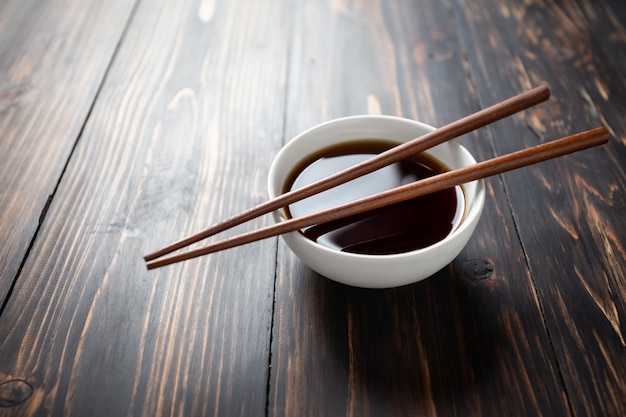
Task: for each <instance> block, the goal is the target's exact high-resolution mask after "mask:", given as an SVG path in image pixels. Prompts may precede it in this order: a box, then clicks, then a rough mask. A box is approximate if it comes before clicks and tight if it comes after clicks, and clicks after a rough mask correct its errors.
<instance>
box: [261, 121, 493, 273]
mask: <svg viewBox="0 0 626 417" xmlns="http://www.w3.org/2000/svg"><path fill="white" fill-rule="evenodd" d="M376 119H378V120H386V121H392V122H394V123H395V122H397V123H408V124H412V125H413V126H416V127H420V128H422V129H424V130H427V131H434V130H436V128H435V127H433V126H431V125H428V124H426V123H423V122H420V121H416V120H412V119H407V118H403V117H398V116H389V115H354V116H346V117H340V118H336V119H331V120H328V121H325V122H322V123H320V124H317V125H315V126H313V127H311V128H309V129H306V130H304V131H303V132H301V133H300V134H298V135H296V136H295V137H294V138H293V139H291V140H290V141H289V142H287V143H286V144H285V145H284V146H283V147H282V148H281V149H280V151H279V152H278V153H277V154H276V156H275V158H274V160H273V161H272V164H271V166H270V170H269V174H268V190H269V193H270V198H274V197H276V196H277V195H280V193H277V194H275V195H274V194H273V191H276V190H274V187H273V186H274V181H275V177H276V176H277V172H276V171H277V163H278V161H279V160H281V159H283V158H284V157H285V155H286V154H288V153H289V152H291V148H293V147H295V146H297V142H298V141H300V140H301V138H302V137H304V136H309V135H310V134H311V133H313V132H315V131H318V130H320V129H326V128H328V127H329V126H332V125H336V124H343V123H351V122H353V121H361V120H368V121H373V120H376ZM445 143H452V144H453V145H454V146H457V147H458V150H459V151H460V152H461V153H463V154H464V157H467V158H469V160H471V161H472V163H473V164H476V163H477V162H476V159H475V158H474V156H473V155H472V154H471V153H470V152H469V151H468V150H467V148H465V147H464V146H463V145H461V144H459V143H456V142H454V139H452V140H450V141H447V142H445ZM320 149H323V148H320ZM425 152H428V150H426V151H425ZM301 160H302V159H299V160H298V161H296V163H295V164H293V165H294V166H295V165H297V163H298V162H300V161H301ZM470 183H474V184H475V187H476V189H475V192H474V193H473V194H474V198H473V199H472V201H471V202H469V201H467V199H468V197H467V192H466V184H462V185H461V187H462V188H463V194H464V196H465V198H466V202H465V203H466V205H467V206H468V207H467V208H466V210H467V212H466V214H465V217H464V218H463V220H462V221H461V223H460V224H459V225H458V226H457V227H456V229H454V230H453V231H452V232H451V233H449V234H448V235H447V236H446V237H445V238H444V239H442V240H440V241H438V242H436V243H434V244H432V245H429V246H426V247H425V248H420V249H415V250H412V251H408V252H401V253H393V254H384V255H370V254H362V253H354V252H344V251H338V250H336V249H333V248H329V247H327V246H324V245H321V244H319V243H317V242H315V241H313V240H311V239H308V238H306V237H305V236H304V235H303V234H302V233H301V232H300V231H293V232H289V233H286V234H285V235H284V236H285V237H287V235H289V236H290V237H291V238H292V239H297V240H298V241H299V242H300V243H302V244H304V245H306V246H307V247H309V248H312V250H317V251H320V252H323V253H326V254H328V256H332V257H336V256H340V257H341V258H342V259H346V258H348V259H354V260H370V261H374V260H375V261H379V262H380V261H389V262H394V261H399V260H406V259H407V258H411V257H415V256H418V255H419V256H424V255H425V254H428V253H429V252H433V251H437V250H439V249H440V247H441V246H446V245H448V244H450V242H451V241H453V240H455V239H456V238H457V237H458V236H459V235H462V234H464V233H466V231H467V229H473V228H474V227H475V224H473V223H474V221H477V220H478V219H476V218H480V216H481V212H482V209H483V206H484V202H485V186H484V180H483V179H480V180H475V181H471V182H470ZM470 183H467V184H470ZM282 185H283V184H281V186H282ZM272 214H273V216H274V219H275V220H276V221H277V222H278V221H284V220H287V217H286V216H285V214H284V212H283V209H282V208H281V209H278V210H275V211H273V212H272Z"/></svg>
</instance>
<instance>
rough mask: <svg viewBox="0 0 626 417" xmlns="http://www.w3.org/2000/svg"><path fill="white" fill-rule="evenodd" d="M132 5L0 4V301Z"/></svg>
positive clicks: (27, 1) (14, 0)
mask: <svg viewBox="0 0 626 417" xmlns="http://www.w3.org/2000/svg"><path fill="white" fill-rule="evenodd" d="M133 4H134V2H128V1H112V2H97V1H72V2H62V1H47V2H43V3H42V2H39V1H31V0H25V1H21V0H9V1H4V2H2V3H0V34H1V36H0V57H2V58H1V59H0V132H2V133H1V136H0V178H1V179H2V180H1V181H0V241H1V242H2V245H0V305H2V304H3V302H4V300H5V297H6V295H7V294H8V292H9V290H10V288H11V285H12V283H13V281H14V279H15V277H16V274H17V271H18V269H19V267H20V264H21V263H22V260H23V259H24V256H25V254H26V251H27V249H28V247H29V245H30V243H31V241H32V239H33V236H34V234H35V232H36V230H37V227H38V225H39V218H40V215H41V214H42V212H44V211H45V208H46V204H47V201H48V198H49V196H50V195H52V194H53V193H54V190H55V187H56V185H57V182H58V181H59V178H60V176H61V173H62V172H63V168H64V166H65V164H66V162H67V159H68V157H69V155H70V153H71V150H72V147H73V146H74V144H75V143H76V140H77V138H78V135H79V132H80V129H81V128H82V126H83V124H84V122H85V118H86V117H87V115H88V113H89V108H90V106H91V103H92V102H93V100H94V99H95V96H96V92H97V91H98V88H99V86H100V84H101V82H102V79H103V77H104V74H105V71H106V69H107V66H108V65H109V62H110V60H111V59H112V56H113V53H114V51H115V48H116V45H117V43H118V41H119V39H120V37H121V36H122V32H123V30H124V27H125V25H126V23H127V21H128V19H129V16H130V14H131V11H132V8H133ZM85 51H89V53H85Z"/></svg>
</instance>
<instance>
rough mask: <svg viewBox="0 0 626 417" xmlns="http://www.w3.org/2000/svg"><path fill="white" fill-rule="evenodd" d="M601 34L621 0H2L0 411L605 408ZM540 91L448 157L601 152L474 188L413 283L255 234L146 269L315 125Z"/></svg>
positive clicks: (619, 88)
mask: <svg viewBox="0 0 626 417" xmlns="http://www.w3.org/2000/svg"><path fill="white" fill-rule="evenodd" d="M625 27H626V7H625V6H624V4H623V2H622V1H620V0H598V1H593V2H592V1H586V0H528V1H524V2H519V1H514V0H472V1H469V0H421V1H419V2H417V1H411V0H390V1H382V0H370V1H357V0H326V1H322V0H305V1H294V0H277V1H270V0H236V1H220V0H181V1H169V2H166V1H159V0H134V1H126V2H124V1H118V0H113V1H108V2H96V1H82V2H81V1H75V0H68V1H65V2H62V1H59V0H50V1H47V2H37V1H34V0H25V1H23V0H0V239H1V240H2V242H3V243H2V245H0V306H1V307H0V416H10V417H13V416H87V415H89V416H157V415H158V416H161V415H177V416H209V415H210V416H539V415H544V416H577V417H578V416H580V417H586V416H624V415H626V220H625V219H626V217H625V213H626V172H625V168H624V167H625V162H626V117H625V114H626V29H625ZM539 84H546V85H547V86H548V87H550V89H551V91H552V98H551V99H550V100H549V101H548V102H546V103H544V104H541V105H539V106H537V107H535V108H533V109H529V110H527V111H524V112H521V113H519V114H517V115H515V116H513V117H510V118H507V119H505V120H503V121H500V122H497V123H495V124H493V125H491V126H489V127H486V128H484V129H480V130H478V131H476V132H473V133H471V134H468V135H465V136H463V137H460V138H458V139H457V140H458V141H459V142H460V143H462V144H463V145H465V146H466V147H467V148H468V149H469V150H470V151H471V152H472V153H473V154H474V155H475V156H476V157H477V159H479V160H482V159H487V158H491V157H493V156H496V155H501V154H504V153H508V152H512V151H514V150H518V149H521V148H523V147H528V146H532V145H535V144H538V143H542V142H545V141H548V140H552V139H556V138H559V137H562V136H566V135H570V134H573V133H576V132H580V131H583V130H588V129H590V128H593V127H597V126H604V127H606V128H607V129H608V130H609V132H610V133H611V141H610V142H609V144H607V145H604V146H602V147H600V148H596V149H592V150H588V151H585V152H582V153H579V154H576V155H571V156H567V157H564V158H561V159H558V160H554V161H549V162H544V163H542V164H540V165H537V166H534V167H529V168H524V169H522V170H519V171H516V172H511V173H507V174H504V175H502V176H498V177H494V178H491V179H489V180H488V181H487V182H486V186H487V200H486V205H485V209H484V212H483V215H482V218H481V221H480V223H479V226H478V228H477V230H476V232H475V234H474V235H473V237H472V239H471V240H470V242H469V244H468V245H467V246H466V247H465V249H464V250H463V251H462V252H461V254H460V255H459V256H458V257H457V258H456V259H455V260H454V261H453V262H452V263H451V264H450V265H449V266H447V267H446V268H444V269H443V270H441V271H439V272H438V273H436V274H435V275H433V276H432V277H430V278H428V279H426V280H424V281H421V282H419V283H415V284H412V285H409V286H405V287H400V288H393V289H386V290H369V289H361V288H354V287H348V286H345V285H342V284H338V283H336V282H333V281H331V280H328V279H326V278H324V277H322V276H320V275H318V274H317V273H315V272H313V271H312V270H310V269H309V268H307V267H306V266H305V265H304V264H303V263H302V262H301V261H300V260H299V259H298V258H297V257H295V255H293V254H292V253H291V252H290V250H289V249H288V248H287V246H286V245H285V244H284V242H283V241H282V240H280V239H278V238H272V239H268V240H264V241H261V242H256V243H253V244H250V245H246V246H241V247H238V248H234V249H230V250H227V251H224V252H220V253H217V254H213V255H210V256H206V257H202V258H198V259H195V260H191V261H188V262H184V263H181V264H177V265H173V266H168V267H165V268H162V269H158V270H154V271H147V270H146V268H145V265H144V262H143V259H142V256H143V255H145V254H146V253H148V252H150V251H153V250H156V249H158V248H160V247H162V246H164V245H166V244H169V243H171V242H173V241H175V240H178V239H180V238H183V237H185V236H187V235H190V234H192V233H194V232H196V231H199V230H201V229H203V228H205V227H206V226H208V225H210V224H212V223H215V222H217V221H218V220H221V219H224V218H226V217H228V216H230V215H233V214H236V213H239V212H241V211H243V210H244V209H246V208H249V207H251V206H253V205H256V204H259V203H261V202H262V201H264V200H265V199H266V198H267V192H266V180H267V173H268V168H269V165H270V164H271V161H272V159H273V157H274V156H275V155H276V153H277V152H278V151H279V149H280V148H281V147H282V146H283V145H284V144H285V143H287V142H288V141H289V140H290V139H291V138H293V137H294V136H296V135H297V134H298V133H300V132H302V131H304V130H306V129H308V128H310V127H312V126H314V125H316V124H318V123H321V122H324V121H327V120H330V119H333V118H337V117H342V116H348V115H355V114H388V115H396V116H402V117H406V118H410V119H414V120H419V121H422V122H425V123H427V124H430V125H433V126H441V125H443V124H445V123H448V122H451V121H453V120H456V119H458V118H460V117H463V116H465V115H467V114H470V113H472V112H475V111H477V110H478V109H480V108H483V107H486V106H489V105H491V104H494V103H496V102H498V101H501V100H503V99H506V98H509V97H511V96H513V95H515V94H518V93H520V92H522V91H524V90H527V89H530V88H532V87H535V86H537V85H539ZM270 222H271V219H270V218H269V217H268V216H265V217H262V218H259V219H257V220H254V221H252V222H250V223H248V224H245V225H242V226H239V227H238V228H237V229H236V230H234V231H232V232H225V233H224V235H228V234H230V233H235V232H242V231H247V230H252V229H253V228H258V227H260V226H263V225H267V224H270ZM416 268H419V265H416Z"/></svg>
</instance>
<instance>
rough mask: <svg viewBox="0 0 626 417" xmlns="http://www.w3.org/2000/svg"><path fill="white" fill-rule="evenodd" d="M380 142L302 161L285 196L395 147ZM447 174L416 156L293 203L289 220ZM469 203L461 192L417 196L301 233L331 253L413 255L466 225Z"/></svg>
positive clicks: (328, 151) (358, 143)
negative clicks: (408, 253)
mask: <svg viewBox="0 0 626 417" xmlns="http://www.w3.org/2000/svg"><path fill="white" fill-rule="evenodd" d="M394 145H395V144H394V143H391V142H386V141H380V140H363V141H356V142H351V143H347V144H342V145H338V146H335V147H331V148H328V149H325V150H323V151H321V152H320V153H318V154H317V155H314V156H312V157H311V158H310V159H308V160H305V161H302V163H300V165H298V166H297V167H296V168H295V169H294V172H293V174H292V175H291V176H290V177H289V178H288V181H287V182H286V187H285V190H284V191H289V190H292V189H296V188H300V187H302V186H304V185H307V184H310V183H312V182H314V181H317V180H319V179H321V178H324V177H327V176H328V175H331V174H333V173H336V172H339V171H341V170H343V169H345V168H347V167H350V166H352V165H354V164H357V163H359V162H362V161H364V160H366V159H369V158H371V157H372V156H374V155H376V154H379V153H381V152H384V151H386V150H388V149H389V148H391V147H393V146H394ZM447 170H448V169H447V168H446V167H445V166H444V165H443V164H442V163H441V162H439V161H438V160H436V159H435V158H433V157H431V156H430V155H428V154H426V153H422V154H419V155H416V156H414V157H412V158H410V159H406V160H403V161H400V162H397V163H394V164H392V165H389V166H387V167H384V168H381V169H379V170H378V171H375V172H372V173H370V174H368V175H365V176H363V177H360V178H357V179H354V180H352V181H349V182H347V183H345V184H342V185H340V186H338V187H335V188H332V189H330V190H327V191H324V192H322V193H320V194H317V195H314V196H311V197H309V198H307V199H304V200H302V201H299V202H297V203H294V204H291V205H290V206H289V207H288V210H287V211H288V215H289V217H300V216H304V215H307V214H311V213H315V212H318V211H321V210H324V209H327V208H330V207H335V206H337V205H340V204H343V203H346V202H349V201H353V200H355V199H358V198H362V197H367V196H369V195H372V194H376V193H379V192H382V191H386V190H389V189H392V188H396V187H399V186H401V185H405V184H409V183H411V182H414V181H417V180H419V179H422V178H426V177H429V176H432V175H435V174H438V173H441V172H444V171H447ZM464 209H465V200H464V196H463V192H462V190H461V187H454V188H450V189H446V190H443V191H439V192H436V193H433V194H428V195H425V196H421V197H417V198H414V199H411V200H408V201H404V202H401V203H396V204H393V205H390V206H387V207H381V208H379V209H376V210H372V211H369V212H366V213H361V214H357V215H354V216H350V217H347V218H344V219H340V220H336V221H332V222H328V223H324V224H319V225H314V226H310V227H308V228H305V229H303V230H301V233H303V234H304V236H306V237H307V238H309V239H311V240H313V241H315V242H317V243H318V244H321V245H324V246H327V247H329V248H332V249H335V250H339V251H345V252H352V253H361V254H368V255H387V254H396V253H402V252H408V251H412V250H416V249H421V248H424V247H426V246H430V245H432V244H434V243H436V242H438V241H440V240H442V239H444V238H445V237H446V236H448V234H450V233H451V232H452V231H453V230H454V229H455V228H456V227H457V226H458V224H459V223H460V222H461V220H462V218H463V214H464Z"/></svg>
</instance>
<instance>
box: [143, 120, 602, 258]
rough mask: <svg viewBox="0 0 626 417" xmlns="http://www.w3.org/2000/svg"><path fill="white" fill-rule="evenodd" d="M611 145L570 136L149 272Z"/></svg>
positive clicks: (591, 136) (596, 137)
mask: <svg viewBox="0 0 626 417" xmlns="http://www.w3.org/2000/svg"><path fill="white" fill-rule="evenodd" d="M608 141H609V133H608V131H607V130H606V129H605V128H603V127H599V128H596V129H592V130H588V131H586V132H582V133H578V134H575V135H571V136H567V137H564V138H561V139H557V140H554V141H551V142H546V143H543V144H541V145H536V146H533V147H530V148H527V149H522V150H519V151H517V152H512V153H509V154H506V155H502V156H498V157H495V158H492V159H488V160H486V161H483V162H479V163H477V164H474V165H470V166H467V167H464V168H459V169H455V170H452V171H447V172H444V173H441V174H438V175H435V176H432V177H428V178H424V179H422V180H419V181H415V182H413V183H411V184H407V185H403V186H401V187H397V188H394V189H391V190H388V191H385V192H382V193H379V194H375V195H373V196H369V197H365V198H362V199H359V200H355V201H352V202H349V203H346V204H342V205H340V206H337V207H334V208H330V209H327V210H323V211H320V212H318V213H314V214H311V215H307V216H302V217H297V218H292V219H289V220H285V221H283V222H280V223H276V224H274V225H272V226H267V227H264V228H262V229H259V230H256V231H252V232H248V233H244V234H242V235H239V236H235V237H232V238H229V239H225V240H222V241H219V242H215V243H212V244H210V245H207V246H204V247H202V248H198V249H195V250H191V251H188V252H185V253H181V254H178V255H174V256H170V257H168V258H164V259H160V260H153V261H150V262H148V263H147V264H146V266H147V267H148V269H154V268H159V267H162V266H165V265H169V264H172V263H176V262H181V261H185V260H188V259H191V258H195V257H198V256H203V255H208V254H210V253H214V252H218V251H221V250H224V249H229V248H233V247H235V246H240V245H244V244H247V243H251V242H255V241H257V240H261V239H266V238H269V237H272V236H277V235H280V234H283V233H288V232H293V231H295V230H299V229H302V228H304V227H308V226H312V225H314V224H320V223H326V222H330V221H333V220H338V219H341V218H344V217H348V216H352V215H355V214H359V213H363V212H366V211H369V210H374V209H376V208H379V207H384V206H387V205H390V204H394V203H398V202H401V201H405V200H409V199H412V198H416V197H419V196H422V195H425V194H429V193H434V192H437V191H441V190H444V189H446V188H451V187H454V186H457V185H461V184H464V183H467V182H471V181H475V180H478V179H481V178H486V177H490V176H493V175H497V174H501V173H504V172H507V171H511V170H514V169H518V168H522V167H525V166H528V165H532V164H536V163H538V162H542V161H546V160H548V159H553V158H557V157H560V156H563V155H567V154H570V153H573V152H577V151H581V150H583V149H587V148H591V147H593V146H597V145H601V144H604V143H607V142H608Z"/></svg>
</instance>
